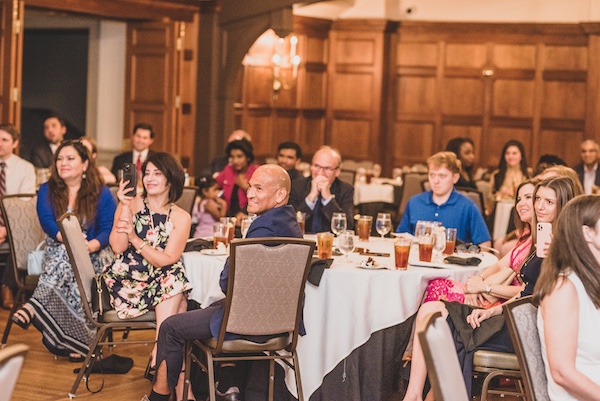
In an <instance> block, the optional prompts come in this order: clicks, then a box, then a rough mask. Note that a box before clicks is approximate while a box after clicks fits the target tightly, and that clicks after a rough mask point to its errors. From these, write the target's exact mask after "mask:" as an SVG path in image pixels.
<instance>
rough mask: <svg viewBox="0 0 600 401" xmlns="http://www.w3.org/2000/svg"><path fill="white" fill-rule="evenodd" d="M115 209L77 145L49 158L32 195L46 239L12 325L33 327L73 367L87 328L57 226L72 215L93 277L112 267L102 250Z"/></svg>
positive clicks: (89, 335) (83, 350) (89, 332)
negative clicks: (47, 171) (32, 286)
mask: <svg viewBox="0 0 600 401" xmlns="http://www.w3.org/2000/svg"><path fill="white" fill-rule="evenodd" d="M115 209H116V203H115V199H114V197H113V196H112V194H111V193H110V190H109V189H108V188H107V187H106V186H104V184H103V183H102V180H101V178H100V174H99V173H98V170H97V169H96V167H95V165H94V163H93V161H92V160H91V159H90V155H89V153H88V151H87V149H86V148H85V146H83V145H82V144H81V142H79V141H63V142H62V143H61V145H60V146H59V147H58V149H57V150H56V153H55V154H54V163H53V164H52V166H51V177H50V180H49V181H48V182H47V183H45V184H43V185H42V186H41V187H40V189H39V192H38V202H37V212H38V217H39V219H40V224H41V226H42V228H43V230H44V232H45V233H46V248H45V250H44V258H43V260H42V268H43V272H42V274H41V276H40V279H39V282H38V286H37V288H36V290H35V291H34V293H33V296H32V297H31V299H30V300H29V302H27V303H26V304H25V305H24V306H23V307H22V308H21V309H19V310H18V311H17V312H16V313H15V314H14V315H13V316H12V321H13V322H14V323H15V324H17V325H19V326H20V327H22V328H24V329H27V328H28V327H29V324H30V323H32V322H33V324H34V326H35V327H36V328H37V329H38V330H40V331H41V332H42V334H43V338H42V342H43V344H44V345H45V346H46V348H48V350H49V351H50V352H52V353H53V354H55V355H60V356H67V355H69V357H70V359H71V360H73V361H78V360H80V359H81V356H80V355H85V354H87V352H88V350H89V347H88V344H89V343H90V342H91V340H92V339H93V337H94V334H95V332H94V330H93V327H92V326H91V324H90V323H89V322H87V321H86V320H85V318H83V317H84V316H85V313H84V311H83V304H82V302H81V296H80V294H79V290H78V288H77V283H76V282H75V276H74V274H73V269H72V268H71V264H70V262H69V257H68V255H67V251H66V248H65V246H64V244H63V240H62V236H61V233H60V232H59V229H58V223H57V220H58V219H59V217H60V216H61V215H63V214H64V213H66V212H72V213H75V214H76V215H77V217H78V218H79V221H80V222H81V224H82V229H83V231H84V234H85V235H86V244H87V248H88V251H89V252H90V256H91V259H92V264H93V265H94V269H95V270H96V273H99V272H101V271H102V268H103V267H104V265H106V264H108V263H110V262H112V259H113V256H112V251H111V250H110V247H109V246H108V237H109V235H110V230H111V228H112V223H113V218H114V214H115Z"/></svg>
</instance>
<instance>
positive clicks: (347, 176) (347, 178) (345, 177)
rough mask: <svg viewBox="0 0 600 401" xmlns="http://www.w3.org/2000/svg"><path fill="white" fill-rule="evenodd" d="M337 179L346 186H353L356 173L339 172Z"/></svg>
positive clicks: (348, 171)
mask: <svg viewBox="0 0 600 401" xmlns="http://www.w3.org/2000/svg"><path fill="white" fill-rule="evenodd" d="M338 178H339V179H340V181H343V182H345V183H347V184H350V185H352V186H354V180H355V178H356V171H352V170H341V171H340V175H339V176H338Z"/></svg>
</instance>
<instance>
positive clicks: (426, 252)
mask: <svg viewBox="0 0 600 401" xmlns="http://www.w3.org/2000/svg"><path fill="white" fill-rule="evenodd" d="M434 244H435V235H431V234H426V235H420V236H419V260H420V261H421V262H431V256H432V255H433V245H434Z"/></svg>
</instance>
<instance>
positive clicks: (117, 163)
mask: <svg viewBox="0 0 600 401" xmlns="http://www.w3.org/2000/svg"><path fill="white" fill-rule="evenodd" d="M153 153H154V151H153V150H152V149H150V150H148V156H150V155H151V154H153ZM125 163H135V162H134V161H133V151H129V152H125V153H121V154H120V155H116V156H115V158H114V159H113V165H112V168H111V169H110V171H112V173H113V174H114V176H115V177H116V178H117V179H118V178H119V170H121V169H122V168H123V165H124V164H125Z"/></svg>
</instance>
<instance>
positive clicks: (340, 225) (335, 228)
mask: <svg viewBox="0 0 600 401" xmlns="http://www.w3.org/2000/svg"><path fill="white" fill-rule="evenodd" d="M347 226H348V221H347V220H346V213H334V214H333V217H332V218H331V231H332V232H333V233H334V234H335V235H336V236H338V235H340V233H341V232H342V231H344V230H345V229H346V227H347Z"/></svg>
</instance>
